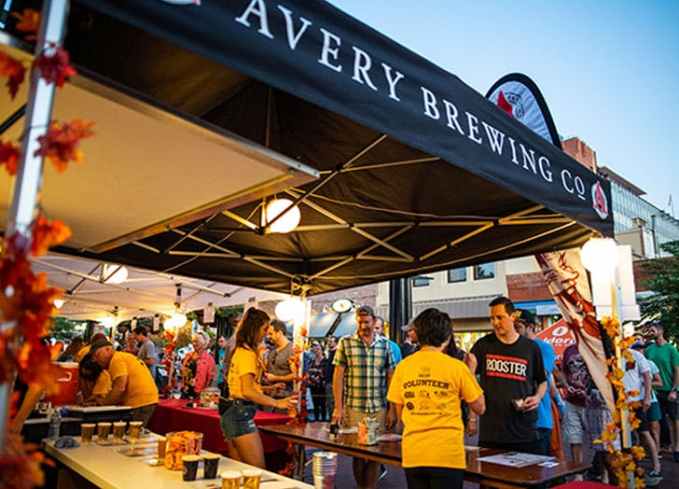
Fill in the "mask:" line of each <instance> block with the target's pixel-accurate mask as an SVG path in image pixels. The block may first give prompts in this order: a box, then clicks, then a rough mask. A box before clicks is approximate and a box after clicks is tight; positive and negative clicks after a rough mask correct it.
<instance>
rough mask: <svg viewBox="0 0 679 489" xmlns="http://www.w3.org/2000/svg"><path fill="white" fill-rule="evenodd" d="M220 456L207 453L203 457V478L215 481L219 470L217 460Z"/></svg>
mask: <svg viewBox="0 0 679 489" xmlns="http://www.w3.org/2000/svg"><path fill="white" fill-rule="evenodd" d="M220 458H222V457H221V455H218V454H216V453H207V454H205V455H204V456H203V461H204V464H203V478H205V479H216V478H217V472H218V470H219V459H220Z"/></svg>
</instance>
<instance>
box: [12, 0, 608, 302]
mask: <svg viewBox="0 0 679 489" xmlns="http://www.w3.org/2000/svg"><path fill="white" fill-rule="evenodd" d="M75 6H76V7H77V8H74V9H73V12H72V15H71V19H70V24H69V35H68V38H67V47H68V49H69V50H70V52H71V55H72V57H73V59H74V61H75V62H76V64H77V65H78V66H79V67H80V68H81V76H80V77H79V78H78V80H81V81H80V82H78V81H76V87H77V88H79V87H83V88H85V89H86V90H92V86H94V85H96V86H97V87H105V89H106V90H110V91H112V92H113V91H115V92H117V93H122V94H123V95H124V97H127V98H129V99H134V100H137V101H143V102H144V104H147V105H151V106H152V107H161V108H164V109H165V110H166V111H169V112H170V113H172V114H175V115H178V117H179V118H180V119H181V121H183V122H185V121H186V120H190V121H192V122H194V123H195V124H197V125H200V126H201V127H202V128H205V129H206V130H207V131H212V132H215V133H219V134H221V135H226V136H227V137H231V138H233V139H235V140H238V141H239V142H240V143H241V144H248V145H250V146H248V147H249V148H252V147H254V148H257V155H259V158H260V159H262V158H264V159H268V160H267V161H268V164H267V165H264V166H269V167H270V166H272V164H271V161H270V160H272V159H273V160H276V162H277V164H278V165H279V168H281V166H280V164H281V162H284V164H283V166H287V167H288V168H294V174H295V175H296V176H297V178H298V180H297V181H294V180H288V181H285V182H282V183H280V184H279V185H277V186H276V187H273V186H270V187H269V188H268V192H260V193H259V194H256V193H253V192H251V193H248V194H247V198H241V199H239V200H236V199H231V200H228V201H227V202H226V203H224V205H220V206H213V207H209V206H203V207H202V208H201V209H202V212H201V213H194V214H192V215H188V217H187V216H186V215H185V216H184V217H186V218H185V219H183V220H181V219H178V220H174V221H172V220H169V219H165V220H160V221H158V222H161V223H162V225H161V226H151V225H146V226H141V224H144V223H139V222H134V223H130V224H129V225H127V224H126V226H127V228H125V229H123V228H122V227H124V226H122V224H123V223H120V222H117V221H118V219H117V218H116V216H115V215H110V213H109V214H106V213H105V212H102V211H103V209H95V210H96V212H98V213H100V214H99V215H100V216H102V217H101V219H100V220H99V222H98V223H92V222H90V223H89V224H88V226H91V227H89V228H88V229H90V232H94V231H93V230H94V229H95V228H101V229H100V231H99V232H98V233H97V239H90V238H85V237H84V234H83V233H84V230H83V232H80V231H79V230H78V229H76V233H75V238H74V242H73V243H69V244H68V246H67V247H65V248H64V249H63V250H61V251H64V252H66V253H75V254H79V255H81V256H87V257H92V258H95V259H98V260H106V261H112V262H117V263H125V264H130V265H135V266H142V267H145V268H150V269H154V270H159V271H163V272H167V273H180V274H183V275H186V276H190V277H198V278H203V279H206V280H214V281H219V282H227V283H232V284H238V285H242V286H247V287H257V288H264V289H269V290H273V291H280V292H290V291H291V290H292V291H294V290H295V289H297V288H299V287H304V288H306V289H307V293H309V294H318V293H322V292H328V291H332V290H338V289H342V288H348V287H353V286H357V285H362V284H366V283H372V282H377V281H382V280H387V279H390V278H396V277H403V276H410V275H416V274H419V273H423V272H431V271H436V270H441V269H446V268H452V267H458V266H466V265H470V264H475V263H482V262H488V261H493V260H498V259H504V258H510V257H515V256H524V255H528V254H531V253H536V252H541V251H550V250H557V249H563V248H567V247H572V246H578V245H580V244H582V243H583V242H584V241H585V240H586V239H587V238H588V237H589V236H590V235H591V234H592V233H593V232H599V233H603V234H606V235H610V234H611V233H612V216H611V215H610V214H611V213H610V212H607V213H604V214H601V212H599V213H597V212H596V210H595V207H596V206H595V205H594V204H595V200H596V199H595V197H599V198H601V195H603V197H602V198H603V200H604V201H605V202H610V186H609V185H608V183H607V182H605V181H602V180H600V179H599V177H597V176H596V175H595V174H593V173H591V172H590V171H589V170H587V169H586V168H585V167H583V166H581V165H579V164H578V163H577V162H575V161H574V160H572V159H571V158H570V157H568V156H567V155H565V154H564V153H562V152H561V151H560V150H558V149H557V148H555V147H554V146H553V145H551V144H549V143H548V142H546V141H545V140H543V139H541V138H540V137H539V136H537V135H535V134H533V133H532V132H530V131H529V130H527V129H526V128H525V127H524V126H522V125H521V124H520V123H518V122H517V121H515V120H514V119H512V118H511V117H508V116H507V114H505V113H504V112H502V111H500V110H499V109H497V108H496V107H495V106H494V105H492V104H491V103H489V102H488V101H486V100H485V99H484V98H483V97H482V96H481V95H480V94H478V93H477V92H475V91H474V90H472V89H471V88H469V87H468V86H466V85H465V84H464V83H462V82H461V81H460V80H459V79H458V78H457V77H455V76H453V75H451V74H449V73H447V72H445V71H443V70H441V69H440V68H438V67H436V66H434V65H432V64H431V63H429V62H427V61H426V60H424V59H422V58H421V57H419V56H417V55H416V54H414V53H412V52H410V51H408V50H407V49H404V48H403V47H401V46H400V45H398V44H396V43H395V42H393V41H391V40H390V39H387V38H386V37H384V36H382V35H381V34H379V33H377V32H375V31H374V30H372V29H370V28H369V27H367V26H365V25H363V24H361V23H360V22H358V21H356V20H355V19H353V18H351V17H349V16H347V15H346V14H344V13H342V12H341V11H339V10H338V9H336V8H334V7H332V6H331V5H329V4H327V3H325V2H305V1H301V0H290V1H286V2H285V5H283V4H281V5H278V3H274V2H268V1H266V0H261V1H251V0H247V1H246V0H238V1H233V2H203V3H202V4H201V5H199V6H198V5H171V2H141V3H140V2H137V1H134V0H80V1H78V2H77V3H76V5H75ZM305 26H306V27H305ZM88 85H89V86H88ZM95 91H98V92H101V90H95ZM65 93H67V92H65ZM74 104H76V105H75V106H74V107H73V108H72V109H71V112H72V113H73V114H78V115H79V116H80V117H84V116H87V117H89V118H91V119H92V120H95V121H98V120H99V118H100V117H99V115H98V114H97V113H95V112H92V113H91V114H90V113H89V112H88V113H86V114H83V111H85V107H83V104H82V103H78V102H77V101H74ZM58 108H59V102H57V110H58ZM142 112H144V111H143V110H142ZM5 113H7V115H9V113H11V112H9V111H8V110H5ZM81 114H82V115H81ZM121 115H122V112H121ZM120 125H121V127H120V128H112V129H111V132H112V134H113V135H114V137H115V136H119V139H118V140H119V141H124V143H122V144H120V146H127V147H128V148H127V152H128V153H130V152H139V153H142V152H145V151H146V150H145V148H146V145H147V144H150V141H149V138H148V137H147V136H146V132H145V131H144V129H145V128H143V127H139V130H137V131H135V134H134V135H131V134H129V131H127V130H126V129H127V128H126V127H124V126H126V124H125V122H123V121H122V119H121V124H120ZM170 125H172V123H170ZM178 125H179V126H180V127H179V129H181V124H178ZM101 134H102V131H101V130H99V131H98V133H97V138H96V139H93V140H92V141H91V142H90V143H89V144H90V146H92V147H94V146H95V145H97V144H100V143H99V142H98V140H99V139H100V135H101ZM103 137H104V138H105V137H106V135H105V134H104V135H103ZM164 137H166V139H165V140H161V141H158V143H159V145H160V146H161V147H163V146H164V147H165V149H166V150H168V152H169V153H172V154H174V153H177V155H181V156H180V157H177V158H174V159H173V160H172V161H171V163H169V164H166V165H156V166H153V164H152V163H153V161H151V164H150V166H149V167H148V168H144V165H145V162H144V161H141V160H138V162H137V163H136V167H137V171H138V172H139V173H138V174H137V178H136V179H135V172H134V171H130V172H128V173H120V174H119V173H118V171H117V170H116V168H115V167H111V166H110V165H109V166H108V167H102V170H101V171H102V172H103V174H102V175H101V176H102V177H103V178H109V177H110V178H117V177H116V175H119V176H120V179H119V186H120V188H121V189H122V188H126V186H127V185H134V184H137V185H138V186H137V187H135V188H136V191H137V192H145V191H144V188H145V186H146V185H152V184H153V181H154V179H155V178H163V175H164V174H165V173H166V172H169V173H171V174H175V175H178V176H179V179H178V180H179V181H175V183H174V185H176V186H175V189H174V190H173V192H172V195H174V194H175V193H181V198H177V201H175V199H173V198H169V199H165V200H166V201H165V202H158V199H157V197H153V198H149V199H145V200H144V201H143V202H141V203H140V204H139V206H137V207H138V209H133V210H132V211H133V212H130V213H134V211H137V210H138V211H139V212H140V213H146V212H147V211H148V210H149V209H150V208H151V207H153V206H154V205H157V206H158V210H159V211H160V210H161V209H162V208H163V206H162V205H160V204H163V205H165V204H168V207H167V212H166V214H167V216H166V217H167V218H170V217H171V215H176V214H177V213H178V212H179V213H181V208H183V207H187V206H189V205H188V204H187V203H186V202H184V199H186V200H191V199H193V200H195V198H196V197H197V196H203V195H209V196H210V198H205V199H203V201H204V202H209V201H212V200H214V199H213V198H214V195H215V193H218V192H217V190H216V189H218V188H219V185H216V183H217V184H224V185H228V184H230V183H234V185H235V187H239V188H241V189H243V188H248V185H251V184H250V183H249V182H248V179H250V178H252V175H253V172H254V170H252V171H251V167H250V166H248V165H237V159H233V158H231V157H229V156H225V157H224V158H223V160H221V161H223V162H224V163H223V166H222V167H220V165H219V164H218V163H217V161H218V158H217V155H218V153H214V158H210V156H211V154H213V153H211V152H210V151H209V149H204V148H202V147H198V146H195V148H196V149H195V150H193V148H194V146H190V144H191V143H189V142H187V143H182V144H175V139H174V133H171V134H170V135H169V136H167V135H165V136H164ZM178 137H179V136H178ZM135 148H137V149H136V150H135ZM85 150H86V152H89V149H88V148H87V147H86V148H85ZM118 150H119V149H118V148H110V151H111V152H110V153H107V154H106V155H100V154H99V153H98V152H97V151H96V150H93V154H94V155H95V156H94V158H92V157H89V158H88V160H89V161H88V163H87V164H88V165H90V164H91V165H92V166H93V167H94V166H95V165H98V164H99V162H100V160H101V161H104V160H106V158H107V157H108V158H109V159H113V160H114V161H115V160H116V157H115V155H116V154H118V153H117V151H118ZM131 150H132V151H131ZM262 155H264V156H262ZM212 161H214V162H215V164H213V165H212V166H211V162H212ZM295 163H296V164H298V165H300V167H299V168H297V167H295V166H294V164H295ZM231 165H235V166H234V167H233V168H230V167H231ZM273 166H276V165H273ZM83 168H85V166H83ZM253 168H254V167H253ZM300 168H301V169H300ZM81 170H82V169H81V168H77V169H74V172H79V171H81ZM314 171H316V172H317V173H314ZM85 172H86V170H83V173H85ZM234 173H235V175H234ZM142 174H145V175H147V178H146V179H145V180H142V179H140V178H138V177H139V175H142ZM60 178H62V177H60ZM83 178H85V177H83ZM87 178H88V179H89V178H91V175H89V176H87ZM272 178H273V176H272ZM311 179H313V180H311ZM310 180H311V181H310ZM246 182H248V183H246ZM140 183H141V185H140ZM49 185H50V182H49V180H48V182H47V184H46V191H47V189H49ZM232 192H235V193H236V194H237V195H240V194H238V192H237V189H236V188H234V189H233V190H232ZM597 192H598V193H597ZM262 193H266V194H267V195H268V196H269V197H271V196H278V197H283V196H284V197H286V198H289V199H291V200H293V201H295V202H296V203H297V204H298V205H299V209H300V211H301V215H302V218H301V225H300V227H299V228H298V229H297V230H296V231H295V232H293V233H289V234H285V235H283V234H268V233H267V232H266V229H265V228H263V227H262V225H261V223H262V220H261V211H262V200H261V197H262ZM150 195H155V194H150ZM128 197H129V196H128ZM128 201H129V199H128V198H125V200H124V202H125V203H127V202H128ZM180 204H181V205H180ZM172 205H175V208H172ZM191 205H194V206H195V205H196V204H195V202H194V203H193V204H191ZM118 207H119V208H120V210H121V212H129V211H130V209H126V205H120V206H118ZM607 207H608V206H607V205H606V206H605V210H606V211H607V210H608V209H607ZM124 208H125V209H124ZM48 210H49V207H48ZM95 210H93V213H94V211H95ZM82 212H83V213H85V212H88V208H87V206H83V209H82ZM52 214H53V215H55V216H56V217H62V218H65V220H67V222H73V221H74V220H75V221H77V216H75V215H73V216H70V215H66V216H64V215H62V212H61V210H60V209H58V208H57V207H55V208H54V211H53V213H52ZM153 219H158V216H156V215H155V214H154V216H153ZM153 219H150V218H147V219H146V220H145V222H146V223H147V224H148V222H149V221H152V220H153ZM118 226H121V228H119V227H118ZM140 226H141V227H140ZM104 230H106V231H107V232H108V231H110V233H108V234H107V235H106V236H105V238H106V239H105V240H102V239H99V238H100V237H102V236H104V235H105V234H106V233H105V232H104Z"/></svg>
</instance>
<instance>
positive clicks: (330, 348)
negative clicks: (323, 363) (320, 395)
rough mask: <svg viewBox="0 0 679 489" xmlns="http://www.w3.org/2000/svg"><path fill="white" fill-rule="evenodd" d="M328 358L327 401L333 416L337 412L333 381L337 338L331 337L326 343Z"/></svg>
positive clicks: (326, 372)
mask: <svg viewBox="0 0 679 489" xmlns="http://www.w3.org/2000/svg"><path fill="white" fill-rule="evenodd" d="M325 348H326V357H327V358H328V363H327V369H326V371H325V379H326V382H325V384H326V387H325V399H326V401H325V402H326V404H327V408H328V413H330V414H331V415H332V412H333V411H334V410H335V396H334V394H333V392H332V379H333V376H334V375H335V353H337V338H335V337H334V336H329V337H328V340H327V341H326V343H325Z"/></svg>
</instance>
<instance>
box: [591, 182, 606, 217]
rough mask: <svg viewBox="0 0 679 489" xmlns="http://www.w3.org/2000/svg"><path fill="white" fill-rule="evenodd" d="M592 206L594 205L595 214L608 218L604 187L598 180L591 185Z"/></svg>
mask: <svg viewBox="0 0 679 489" xmlns="http://www.w3.org/2000/svg"><path fill="white" fill-rule="evenodd" d="M592 207H594V210H595V211H596V213H597V215H598V216H599V217H600V218H601V219H602V220H605V219H606V218H608V199H607V198H606V192H604V188H603V187H602V186H601V183H599V182H596V183H595V184H594V185H592Z"/></svg>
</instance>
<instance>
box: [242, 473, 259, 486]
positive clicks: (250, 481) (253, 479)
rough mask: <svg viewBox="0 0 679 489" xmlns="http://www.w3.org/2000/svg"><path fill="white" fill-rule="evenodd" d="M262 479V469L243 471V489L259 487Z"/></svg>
mask: <svg viewBox="0 0 679 489" xmlns="http://www.w3.org/2000/svg"><path fill="white" fill-rule="evenodd" d="M261 480H262V471H261V470H259V469H246V470H244V471H243V489H259V481H261Z"/></svg>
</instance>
